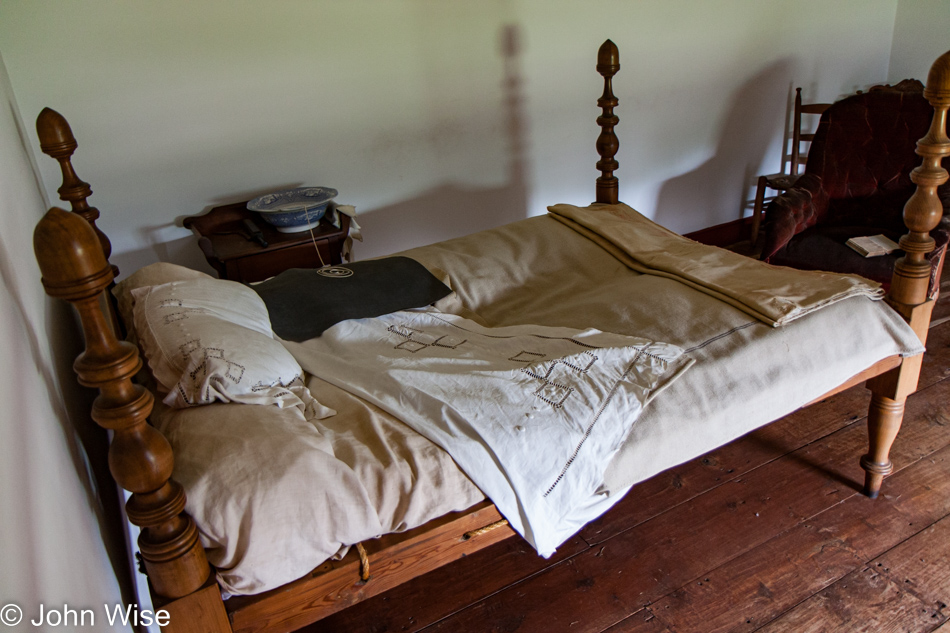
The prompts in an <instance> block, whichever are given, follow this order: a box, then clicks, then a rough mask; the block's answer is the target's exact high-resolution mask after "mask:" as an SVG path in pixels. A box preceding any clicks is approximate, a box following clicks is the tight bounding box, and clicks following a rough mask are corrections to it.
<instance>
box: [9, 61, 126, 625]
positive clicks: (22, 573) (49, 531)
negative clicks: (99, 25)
mask: <svg viewBox="0 0 950 633" xmlns="http://www.w3.org/2000/svg"><path fill="white" fill-rule="evenodd" d="M0 110H2V111H0V147H2V148H3V150H2V152H0V191H2V192H3V195H2V196H0V217H2V218H3V230H2V231H0V297H2V299H0V358H2V359H3V361H2V362H0V609H3V608H5V607H8V605H11V604H13V605H16V606H18V607H19V608H20V609H22V611H23V614H24V619H23V620H22V621H21V624H20V625H19V626H18V627H13V628H11V629H7V627H5V626H2V625H0V629H3V630H15V631H27V630H29V631H37V630H47V627H45V626H43V627H36V628H34V627H33V626H30V625H29V624H28V623H29V621H30V620H31V619H33V618H35V617H36V616H37V614H38V613H39V605H40V604H44V605H45V608H47V609H49V608H54V609H60V610H61V609H62V608H63V605H64V604H68V605H69V607H71V608H73V609H76V610H77V611H78V610H79V609H93V613H94V615H95V616H96V620H95V624H96V627H95V628H94V629H90V630H96V631H106V630H113V629H112V628H111V627H109V626H108V625H107V623H106V620H105V615H104V613H103V611H102V607H103V605H104V604H109V605H115V604H117V603H118V602H120V595H119V588H118V584H117V581H116V576H115V572H114V570H113V567H111V566H110V562H109V557H108V555H107V554H106V550H105V547H104V545H103V541H106V540H109V539H108V538H107V537H104V536H103V534H102V531H103V527H102V526H103V521H104V519H103V514H104V512H103V505H106V503H105V502H107V501H109V500H110V499H106V498H105V497H112V496H114V495H115V490H114V488H112V487H111V486H109V487H105V488H102V489H99V488H97V487H96V484H95V478H94V476H93V474H92V472H91V470H90V468H89V466H88V464H87V459H86V453H85V452H84V449H83V444H82V442H81V440H80V438H79V431H78V430H77V428H78V427H79V426H81V424H79V423H78V422H77V420H75V419H72V416H70V415H69V413H68V411H67V407H66V405H65V404H64V398H63V394H62V387H61V383H60V378H59V370H60V369H62V368H63V365H64V364H65V366H66V367H67V368H68V365H69V363H71V361H72V358H71V356H70V354H71V351H70V346H69V345H66V349H65V351H63V352H62V353H61V354H54V353H53V352H52V351H51V346H50V341H51V340H56V339H62V338H63V337H68V336H69V335H70V333H73V334H74V335H75V328H74V327H73V326H72V323H71V322H70V315H69V313H68V312H66V311H65V310H63V309H57V307H58V306H55V305H54V304H52V302H51V301H49V300H47V298H46V296H45V295H44V293H43V288H42V286H41V285H40V283H39V279H40V274H39V269H38V267H37V265H36V260H35V259H34V257H33V249H32V235H33V226H34V225H35V223H36V222H37V221H38V220H39V219H40V217H41V216H42V214H43V212H44V210H45V204H44V202H43V197H42V195H41V193H40V190H39V187H38V184H37V181H36V178H35V176H34V173H33V169H32V167H31V165H30V162H29V156H28V153H27V151H26V148H25V146H24V143H25V142H27V139H26V138H25V135H23V136H21V132H22V130H20V129H19V128H18V125H17V120H16V103H15V101H14V100H13V95H12V92H11V91H10V86H9V82H8V81H7V75H6V72H5V70H4V66H3V59H2V58H0ZM63 354H65V355H67V358H62V355H63ZM63 361H65V363H64V362H63ZM118 564H120V565H124V564H125V562H124V561H119V562H118ZM9 614H10V612H9V611H6V610H4V615H7V616H9ZM86 622H87V623H89V620H86ZM5 623H6V622H5V621H4V624H5ZM115 630H123V629H121V627H116V628H115ZM124 630H128V627H126V628H125V629H124Z"/></svg>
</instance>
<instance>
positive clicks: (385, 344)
mask: <svg viewBox="0 0 950 633" xmlns="http://www.w3.org/2000/svg"><path fill="white" fill-rule="evenodd" d="M285 345H287V348H288V349H289V350H290V351H291V353H292V354H293V355H294V357H295V358H296V359H297V361H298V362H299V363H300V364H301V366H302V367H303V368H304V370H305V371H307V372H308V373H310V374H313V375H315V376H318V377H320V378H322V379H323V380H326V381H328V382H330V383H332V384H335V385H337V386H339V387H341V388H345V389H346V390H348V391H350V392H352V393H354V394H356V395H358V396H360V397H361V398H363V399H365V400H367V401H369V402H371V403H373V404H375V405H376V406H378V407H380V408H381V409H383V410H384V411H387V412H389V413H391V414H392V415H395V416H397V417H398V418H399V419H400V420H402V421H404V422H405V423H406V424H408V425H409V426H410V427H412V428H413V429H414V430H415V431H417V432H419V433H420V434H422V435H424V436H425V437H427V438H428V439H430V440H432V441H433V442H435V443H436V444H438V445H439V446H441V447H442V448H443V449H445V450H446V451H447V452H448V453H449V454H450V455H451V456H452V458H453V459H454V460H455V462H456V463H458V465H459V466H460V467H461V468H462V470H463V471H465V473H466V474H467V475H468V476H469V478H470V479H472V481H473V482H475V484H476V485H477V486H478V487H479V488H480V489H481V490H482V492H484V493H485V495H486V496H487V497H489V498H490V499H491V500H492V501H493V502H494V503H495V505H496V506H497V507H498V510H499V511H500V512H501V514H502V515H503V516H504V517H505V518H506V519H508V521H509V523H510V524H511V526H512V528H513V529H515V530H516V531H517V532H518V533H520V534H521V535H522V536H524V537H525V539H526V540H527V541H528V542H529V543H531V544H532V545H533V546H534V547H535V548H536V549H537V550H538V552H539V553H540V554H542V555H544V556H550V555H551V554H552V553H553V552H554V550H555V548H556V547H557V546H559V545H560V544H561V543H562V542H563V541H564V540H566V539H567V538H568V537H570V536H571V535H572V534H573V533H574V532H575V531H576V530H577V529H578V528H579V527H580V526H581V525H583V524H584V523H586V522H588V521H590V520H592V519H594V518H595V517H597V516H599V514H601V513H602V512H604V511H605V510H606V509H607V508H609V507H610V506H611V505H612V504H613V503H614V502H615V501H616V499H617V498H619V495H614V496H611V497H610V498H608V495H606V494H599V493H598V491H600V490H601V489H602V488H603V484H604V472H605V470H606V467H607V464H608V463H610V459H611V457H612V456H613V454H614V453H615V452H616V451H617V450H618V449H619V448H620V445H621V443H622V442H623V440H624V438H625V437H626V436H627V433H628V431H629V430H630V428H631V427H632V426H633V424H634V423H635V422H636V420H637V418H638V417H639V415H640V412H641V411H642V410H643V408H644V407H645V406H646V405H647V403H648V402H649V400H650V399H651V398H653V396H654V395H655V394H656V393H657V392H658V391H659V390H661V389H662V388H664V387H665V386H666V385H668V384H669V383H670V382H672V381H673V380H674V379H675V378H677V377H678V376H679V375H680V374H681V373H682V372H683V370H685V369H686V368H687V367H688V366H689V365H690V364H691V361H690V360H689V358H688V357H687V356H686V355H684V354H683V351H682V350H681V349H680V348H678V347H676V346H674V345H669V344H666V343H662V342H656V341H652V340H649V339H645V338H640V337H634V336H622V335H618V334H609V333H605V332H600V331H598V330H594V329H587V330H576V329H571V328H552V327H543V326H538V325H516V326H510V327H501V328H485V327H483V326H480V325H478V324H477V323H475V322H473V321H470V320H468V319H464V318H462V317H460V316H455V315H450V314H443V313H441V312H439V311H437V310H435V309H432V308H430V309H424V310H409V311H402V312H395V313H393V314H388V315H384V316H382V317H378V318H372V319H358V320H351V321H344V322H342V323H338V324H337V325H335V326H333V327H332V328H330V329H328V330H327V331H325V332H324V333H323V335H322V336H320V337H318V338H315V339H311V340H309V341H304V342H303V343H286V342H285Z"/></svg>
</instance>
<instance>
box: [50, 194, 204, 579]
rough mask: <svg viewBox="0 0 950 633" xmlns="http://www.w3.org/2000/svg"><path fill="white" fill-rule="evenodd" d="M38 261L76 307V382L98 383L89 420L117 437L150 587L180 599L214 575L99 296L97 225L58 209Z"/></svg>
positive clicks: (121, 477) (133, 360) (132, 361)
mask: <svg viewBox="0 0 950 633" xmlns="http://www.w3.org/2000/svg"><path fill="white" fill-rule="evenodd" d="M33 247H34V251H35V253H36V260H37V262H38V263H39V265H40V271H41V272H42V275H43V286H44V287H45V288H46V292H47V294H49V295H50V296H53V297H56V298H58V299H65V300H66V301H69V302H70V303H72V304H73V305H75V306H76V309H77V310H78V312H79V316H80V319H81V321H82V328H83V334H84V335H85V340H86V347H85V351H84V352H83V353H82V354H80V355H79V357H78V358H77V359H76V362H75V364H74V365H73V367H74V369H75V370H76V373H77V374H78V376H79V382H80V383H81V384H82V385H85V386H87V387H94V388H98V389H99V396H98V397H97V398H96V400H95V402H94V403H93V406H92V418H93V419H94V420H95V421H96V422H97V423H98V424H99V425H100V426H102V427H105V428H107V429H112V430H113V431H114V432H115V435H114V437H113V439H112V444H111V445H110V447H109V469H110V471H111V472H112V476H113V477H114V478H115V480H116V482H118V483H119V485H120V486H122V487H123V488H125V489H126V490H129V491H130V492H132V493H133V494H132V497H131V498H130V499H129V502H128V504H127V506H126V508H127V511H128V515H129V520H131V521H132V523H134V524H135V525H138V526H140V527H141V528H142V533H141V535H140V536H139V549H140V551H141V553H142V558H143V559H144V561H145V568H146V571H147V573H148V576H149V580H150V581H151V584H152V588H153V589H154V591H155V592H156V593H157V594H158V595H160V596H165V597H168V598H178V597H181V596H185V595H187V594H190V593H192V592H194V591H196V590H197V589H199V588H200V587H201V586H202V584H203V583H204V582H205V580H207V579H208V576H209V574H210V571H211V569H210V567H209V565H208V561H207V559H206V558H205V553H204V550H203V549H202V548H201V544H200V543H199V541H198V530H197V528H196V527H195V524H194V521H192V519H191V517H189V516H188V515H187V514H185V512H184V510H185V492H184V490H183V489H182V487H181V485H180V484H179V483H178V482H176V481H174V480H173V479H171V474H172V464H173V457H172V449H171V446H169V444H168V442H167V441H166V440H165V438H164V437H163V436H162V435H161V434H160V433H159V432H158V431H156V430H155V429H154V428H152V427H151V426H150V425H149V424H148V423H147V422H146V418H147V417H148V415H149V414H150V413H151V411H152V404H153V398H152V394H151V393H149V392H148V391H147V390H146V389H145V388H143V387H142V386H141V385H137V384H135V383H133V382H132V378H133V377H134V376H135V374H136V373H137V372H138V370H139V369H140V368H141V366H142V363H141V361H140V360H139V354H138V350H137V349H136V347H135V346H134V345H132V344H130V343H127V342H124V341H122V342H120V341H118V340H116V337H115V334H114V333H113V330H112V328H111V326H110V324H109V320H108V319H107V317H106V315H105V314H104V313H103V311H102V309H101V307H100V303H99V298H100V296H101V294H102V292H103V290H104V289H105V288H106V287H108V286H109V284H110V283H111V282H112V279H113V275H112V269H111V267H110V266H109V264H108V262H107V261H106V258H105V256H104V254H103V252H102V248H101V246H100V242H99V240H98V239H97V236H96V234H95V232H94V231H93V229H92V227H91V226H90V225H89V224H88V223H87V222H86V221H85V220H83V218H82V217H80V216H79V215H76V214H73V213H69V212H67V211H63V210H62V209H58V208H53V209H50V211H49V212H48V213H47V214H46V215H45V216H44V217H43V219H42V220H40V222H39V224H38V225H37V227H36V230H35V231H34V233H33Z"/></svg>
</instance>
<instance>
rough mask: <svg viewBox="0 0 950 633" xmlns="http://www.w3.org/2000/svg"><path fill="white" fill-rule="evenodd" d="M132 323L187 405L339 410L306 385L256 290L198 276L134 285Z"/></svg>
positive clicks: (155, 367) (163, 381) (313, 413)
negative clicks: (316, 396) (276, 335)
mask: <svg viewBox="0 0 950 633" xmlns="http://www.w3.org/2000/svg"><path fill="white" fill-rule="evenodd" d="M132 297H133V300H134V307H133V321H134V323H135V331H136V332H137V334H138V336H139V340H140V342H141V345H142V349H143V351H144V352H145V357H146V358H147V359H148V364H149V367H150V368H151V369H152V373H153V375H154V376H155V379H156V380H157V381H158V382H159V384H160V385H161V386H162V387H164V389H166V390H167V391H168V395H167V396H166V397H165V399H164V402H165V404H167V405H169V406H171V407H176V408H184V407H190V406H195V405H201V404H210V403H212V402H215V401H220V402H240V403H245V404H276V405H277V406H279V407H281V408H283V407H298V408H300V409H301V411H302V412H303V413H304V416H305V417H306V418H307V419H310V418H325V417H329V416H331V415H333V414H334V413H335V412H334V411H333V410H332V409H329V408H327V407H324V406H323V405H321V404H320V403H319V402H317V401H316V400H315V399H314V398H313V396H311V395H310V391H309V390H308V389H307V388H306V387H305V386H304V384H303V371H302V370H301V369H300V365H298V364H297V361H295V360H294V358H293V356H291V355H290V352H288V351H287V350H286V349H284V347H283V345H281V344H280V342H278V341H277V340H275V339H274V335H273V332H272V331H271V327H270V321H269V319H268V316H267V308H266V307H265V306H264V302H263V301H261V299H260V297H258V296H257V294H256V293H254V291H252V290H250V289H249V288H247V287H246V286H244V285H242V284H239V283H236V282H233V281H226V280H222V279H213V278H210V277H209V278H198V279H191V280H187V281H174V282H171V283H166V284H162V285H158V286H145V287H141V288H136V289H134V290H132Z"/></svg>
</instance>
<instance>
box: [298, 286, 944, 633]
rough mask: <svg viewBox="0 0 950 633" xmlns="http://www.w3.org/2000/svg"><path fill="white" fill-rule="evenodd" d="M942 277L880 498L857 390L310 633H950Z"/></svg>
mask: <svg viewBox="0 0 950 633" xmlns="http://www.w3.org/2000/svg"><path fill="white" fill-rule="evenodd" d="M944 279H945V280H946V279H947V275H946V274H945V276H944ZM948 285H950V284H948V282H947V281H944V283H943V286H944V289H943V291H944V295H945V297H944V299H942V300H941V301H940V302H939V303H938V305H937V308H936V310H935V314H934V320H935V321H936V322H937V325H935V327H933V328H932V329H931V330H930V340H929V341H928V346H927V347H928V352H927V355H926V357H925V362H924V367H923V371H922V375H921V381H920V389H919V391H918V392H917V393H916V394H914V395H913V396H912V397H911V398H910V399H909V400H908V406H907V412H906V415H905V418H904V426H903V428H902V430H901V433H900V435H899V436H898V438H897V442H896V443H895V445H894V448H893V450H892V452H891V458H892V460H893V462H894V464H895V472H894V474H893V475H892V476H891V477H889V478H888V479H887V480H885V483H884V489H883V492H882V494H881V497H880V498H879V499H877V500H871V499H868V498H866V497H864V496H862V495H860V494H859V489H860V486H861V483H862V482H863V471H862V470H861V469H860V467H859V466H858V458H859V457H860V456H861V455H862V454H863V453H864V452H865V450H866V442H867V431H866V426H865V423H866V419H865V415H866V409H867V401H868V392H867V391H866V390H865V389H864V387H863V386H859V387H856V388H854V389H851V390H849V391H846V392H844V393H841V394H839V395H836V396H834V397H832V398H828V399H826V400H824V401H822V402H820V403H817V404H815V405H813V406H811V407H809V408H807V409H803V410H800V411H797V412H795V413H793V414H791V415H789V416H787V417H785V418H783V419H781V420H779V421H777V422H775V423H773V424H771V425H769V426H767V427H765V428H763V429H760V430H758V431H756V432H754V433H751V434H749V435H747V436H745V437H743V438H740V439H738V440H736V441H735V442H733V443H731V444H729V445H727V446H724V447H722V448H720V449H718V450H715V451H713V452H711V453H709V454H707V455H705V456H703V457H702V458H700V459H697V460H695V461H693V462H689V463H686V464H683V465H681V466H679V467H677V468H674V469H671V470H669V471H667V472H664V473H661V474H660V475H657V476H656V477H654V478H653V479H650V480H649V481H646V482H643V483H642V484H639V485H638V486H635V487H634V489H633V490H632V491H631V492H630V493H629V494H628V495H627V497H626V498H624V499H623V500H622V501H621V502H620V503H619V504H618V505H617V506H616V507H614V508H613V509H612V510H611V511H610V512H608V513H607V514H606V515H604V516H603V517H601V518H600V519H599V520H598V521H596V522H594V523H592V524H590V525H588V526H586V527H585V528H584V529H583V530H582V531H581V532H580V533H579V534H577V535H576V536H575V537H574V538H572V539H570V540H569V541H568V542H567V543H565V544H564V545H563V546H562V547H561V548H560V549H559V550H558V552H557V553H556V554H555V555H554V556H553V557H552V558H550V559H548V560H545V559H542V558H540V557H539V556H537V554H535V553H534V552H533V550H532V549H531V548H530V547H529V546H527V545H526V544H524V542H523V541H521V540H520V539H518V538H511V539H508V540H506V541H503V542H501V543H498V544H496V545H494V546H491V547H489V548H487V549H485V550H482V551H480V552H478V553H477V554H474V555H472V556H469V557H468V558H465V559H462V560H460V561H457V562H456V563H453V564H451V565H448V566H446V567H443V568H441V569H439V570H436V571H435V572H432V573H430V574H428V575H426V576H424V577H422V578H419V579H417V580H416V581H414V582H411V583H408V584H407V585H404V586H401V587H397V588H396V589H394V590H392V591H389V592H387V593H384V594H382V595H380V596H377V597H376V598H373V599H370V600H368V601H366V602H363V603H361V604H359V605H357V606H355V607H351V608H350V609H347V610H345V611H342V612H340V613H338V614H336V615H334V616H332V617H330V618H328V619H326V620H323V621H321V622H318V623H316V624H315V625H313V626H311V627H307V628H306V629H303V631H314V632H316V631H321V632H337V631H338V632H343V631H346V632H352V631H367V632H374V633H382V632H384V631H385V632H394V631H430V632H435V631H451V632H453V633H462V632H468V631H479V632H481V631H493V632H494V631H497V632H502V631H528V632H534V631H539V632H544V633H548V632H555V631H565V632H569V633H579V632H585V633H586V632H601V631H611V632H618V633H619V632H628V631H648V632H674V631H675V632H677V633H685V632H690V631H696V632H703V633H709V632H714V631H743V632H748V631H763V632H769V633H773V632H776V631H794V632H796V633H799V632H802V631H821V632H824V631H874V632H877V631H935V630H938V629H939V630H940V631H941V632H944V631H946V632H947V633H950V622H948V620H950V607H948V606H947V605H948V604H950V321H942V322H941V320H942V319H943V318H945V317H947V316H950V300H948V299H950V288H947V287H946V286H948Z"/></svg>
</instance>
